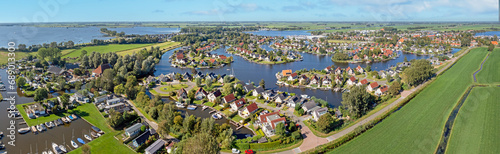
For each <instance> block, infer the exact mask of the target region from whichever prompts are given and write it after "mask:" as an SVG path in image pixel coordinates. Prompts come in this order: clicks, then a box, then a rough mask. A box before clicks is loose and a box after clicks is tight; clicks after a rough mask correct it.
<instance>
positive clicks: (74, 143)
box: [71, 140, 78, 149]
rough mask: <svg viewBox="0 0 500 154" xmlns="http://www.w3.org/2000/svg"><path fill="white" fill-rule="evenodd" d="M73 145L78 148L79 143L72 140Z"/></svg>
mask: <svg viewBox="0 0 500 154" xmlns="http://www.w3.org/2000/svg"><path fill="white" fill-rule="evenodd" d="M71 146H73V148H75V149H76V148H78V144H76V142H75V141H73V140H71Z"/></svg>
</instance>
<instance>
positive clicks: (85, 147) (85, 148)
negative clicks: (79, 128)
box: [82, 144, 90, 154]
mask: <svg viewBox="0 0 500 154" xmlns="http://www.w3.org/2000/svg"><path fill="white" fill-rule="evenodd" d="M82 154H90V146H89V145H88V144H84V145H82Z"/></svg>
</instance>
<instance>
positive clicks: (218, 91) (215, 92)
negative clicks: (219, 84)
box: [212, 90, 222, 97]
mask: <svg viewBox="0 0 500 154" xmlns="http://www.w3.org/2000/svg"><path fill="white" fill-rule="evenodd" d="M212 94H213V95H214V96H215V97H219V96H220V95H222V94H221V93H220V90H217V91H214V92H213V93H212Z"/></svg>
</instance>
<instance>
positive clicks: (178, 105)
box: [175, 103, 186, 108]
mask: <svg viewBox="0 0 500 154" xmlns="http://www.w3.org/2000/svg"><path fill="white" fill-rule="evenodd" d="M175 106H177V107H178V108H185V107H186V106H185V105H184V104H182V103H176V104H175Z"/></svg>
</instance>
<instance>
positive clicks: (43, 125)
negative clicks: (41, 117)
mask: <svg viewBox="0 0 500 154" xmlns="http://www.w3.org/2000/svg"><path fill="white" fill-rule="evenodd" d="M40 127H42V131H45V130H47V127H46V126H45V124H43V123H42V124H40Z"/></svg>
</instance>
